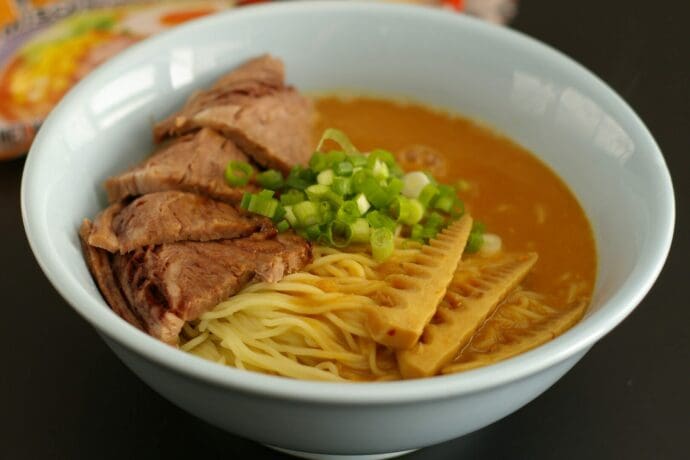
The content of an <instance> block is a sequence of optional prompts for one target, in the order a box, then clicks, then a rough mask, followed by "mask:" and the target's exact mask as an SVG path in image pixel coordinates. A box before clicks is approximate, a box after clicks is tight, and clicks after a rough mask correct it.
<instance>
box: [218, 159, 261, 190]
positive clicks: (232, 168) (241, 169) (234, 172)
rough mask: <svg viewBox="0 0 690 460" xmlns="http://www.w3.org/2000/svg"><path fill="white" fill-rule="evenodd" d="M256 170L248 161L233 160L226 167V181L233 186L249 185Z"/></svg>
mask: <svg viewBox="0 0 690 460" xmlns="http://www.w3.org/2000/svg"><path fill="white" fill-rule="evenodd" d="M253 172H254V170H253V169H252V167H251V165H250V164H249V163H247V162H246V161H238V160H231V161H230V162H229V163H228V165H227V166H226V168H225V181H226V182H227V183H228V184H229V185H230V186H232V187H241V186H242V185H247V184H248V183H249V179H250V178H251V176H252V173H253Z"/></svg>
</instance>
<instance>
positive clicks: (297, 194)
mask: <svg viewBox="0 0 690 460" xmlns="http://www.w3.org/2000/svg"><path fill="white" fill-rule="evenodd" d="M306 199H307V197H306V195H305V194H304V192H301V191H299V190H295V189H290V190H288V191H287V192H285V193H283V194H282V195H280V202H281V203H282V204H283V206H289V205H292V204H297V203H299V202H300V201H304V200H306Z"/></svg>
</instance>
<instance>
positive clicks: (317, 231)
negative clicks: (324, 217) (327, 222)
mask: <svg viewBox="0 0 690 460" xmlns="http://www.w3.org/2000/svg"><path fill="white" fill-rule="evenodd" d="M304 233H305V235H306V236H307V239H308V240H311V241H316V240H318V239H319V237H320V236H321V227H319V225H318V224H315V225H310V226H308V227H307V228H305V229H304Z"/></svg>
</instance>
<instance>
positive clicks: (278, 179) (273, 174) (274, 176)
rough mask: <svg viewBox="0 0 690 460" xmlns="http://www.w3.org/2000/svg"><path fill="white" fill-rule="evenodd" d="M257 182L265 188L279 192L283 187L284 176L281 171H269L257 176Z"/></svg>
mask: <svg viewBox="0 0 690 460" xmlns="http://www.w3.org/2000/svg"><path fill="white" fill-rule="evenodd" d="M256 181H257V182H258V184H259V185H260V186H262V187H263V188H267V189H270V190H278V189H279V188H281V187H282V186H283V175H282V174H281V173H280V171H276V170H275V169H269V170H268V171H264V172H262V173H259V174H257V175H256Z"/></svg>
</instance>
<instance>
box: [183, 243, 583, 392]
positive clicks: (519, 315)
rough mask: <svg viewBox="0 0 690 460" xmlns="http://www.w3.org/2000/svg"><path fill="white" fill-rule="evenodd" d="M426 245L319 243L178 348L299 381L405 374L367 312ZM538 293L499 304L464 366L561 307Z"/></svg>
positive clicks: (228, 304) (187, 333)
mask: <svg viewBox="0 0 690 460" xmlns="http://www.w3.org/2000/svg"><path fill="white" fill-rule="evenodd" d="M420 248H421V246H420V245H419V244H417V243H405V240H402V239H396V249H395V250H394V252H393V255H392V256H391V257H390V258H389V259H388V260H387V261H386V262H384V263H382V264H379V263H377V262H376V261H375V260H374V259H373V258H372V256H371V254H370V253H369V252H368V249H366V248H364V247H349V248H346V249H345V250H338V249H335V248H329V247H321V246H315V247H314V249H313V255H314V260H313V262H312V263H311V264H310V265H308V266H306V267H305V268H304V269H303V271H301V272H299V273H293V274H291V275H288V276H286V277H285V278H283V279H282V280H281V281H279V282H277V283H265V282H260V283H254V284H251V285H248V286H246V287H245V288H244V289H242V291H240V292H239V293H238V294H236V295H235V296H233V297H232V298H230V299H228V300H226V301H223V302H221V303H219V304H218V305H217V306H216V307H215V308H214V309H213V310H211V311H210V312H207V313H205V314H204V315H202V317H201V318H200V319H198V320H197V321H194V322H192V323H187V324H185V326H184V328H183V331H182V335H181V346H180V348H181V349H183V350H185V351H188V352H190V353H193V354H195V355H197V356H200V357H202V358H204V359H207V360H210V361H214V362H217V363H219V364H223V365H230V366H234V367H237V368H239V369H246V370H250V371H257V372H263V373H268V374H274V375H281V376H285V377H291V378H296V379H309V380H323V381H363V380H377V381H385V380H396V379H400V378H402V377H401V374H400V370H399V367H398V362H397V360H396V356H395V352H394V351H393V350H391V349H389V348H387V347H384V346H382V345H379V344H377V343H376V342H375V341H374V340H373V339H372V336H371V333H370V332H369V330H368V327H367V318H368V312H369V309H371V308H373V307H376V303H375V302H374V300H372V298H375V293H376V292H377V291H380V290H381V288H382V287H384V286H385V285H386V282H385V281H384V280H385V278H386V276H388V274H390V273H391V272H394V271H395V269H396V266H399V265H400V264H402V263H405V262H410V261H412V260H414V259H415V257H416V256H417V255H418V254H419V253H420ZM468 270H470V268H469V267H468V268H467V270H466V271H468ZM477 273H479V272H477ZM468 276H472V273H469V274H468ZM563 282H564V284H565V285H566V286H564V289H563V295H564V297H566V298H568V299H572V298H581V297H583V296H585V295H586V291H587V286H586V284H582V283H576V282H574V280H571V279H569V277H565V278H564V279H563ZM542 298H543V296H542V295H540V294H538V293H533V292H531V291H525V290H519V292H518V293H515V294H513V295H512V296H511V298H510V300H511V303H510V305H511V309H505V311H503V312H502V311H501V308H499V311H498V312H497V313H496V314H495V315H494V316H493V317H492V318H490V319H489V320H487V323H491V324H495V325H496V327H494V328H487V327H484V328H483V329H482V330H481V331H480V332H479V333H477V334H476V336H475V337H473V339H472V341H471V343H470V344H469V346H468V347H466V349H465V350H463V353H461V356H463V357H464V359H462V360H461V362H463V365H465V366H468V367H471V366H472V363H471V362H468V361H475V360H476V362H478V363H479V362H482V363H484V362H487V359H488V356H489V355H490V354H491V352H492V350H494V349H496V352H497V353H498V354H499V355H500V354H501V353H500V350H499V348H500V343H501V342H502V341H505V340H506V339H507V338H506V337H504V333H503V331H507V330H509V329H514V328H521V329H522V328H525V327H529V326H530V325H531V324H534V323H537V322H540V318H542V317H554V316H555V315H559V314H560V311H559V310H554V309H553V308H552V307H549V306H548V305H546V304H545V303H544V302H543V301H542ZM456 362H457V361H456ZM445 371H446V372H448V370H445Z"/></svg>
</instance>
